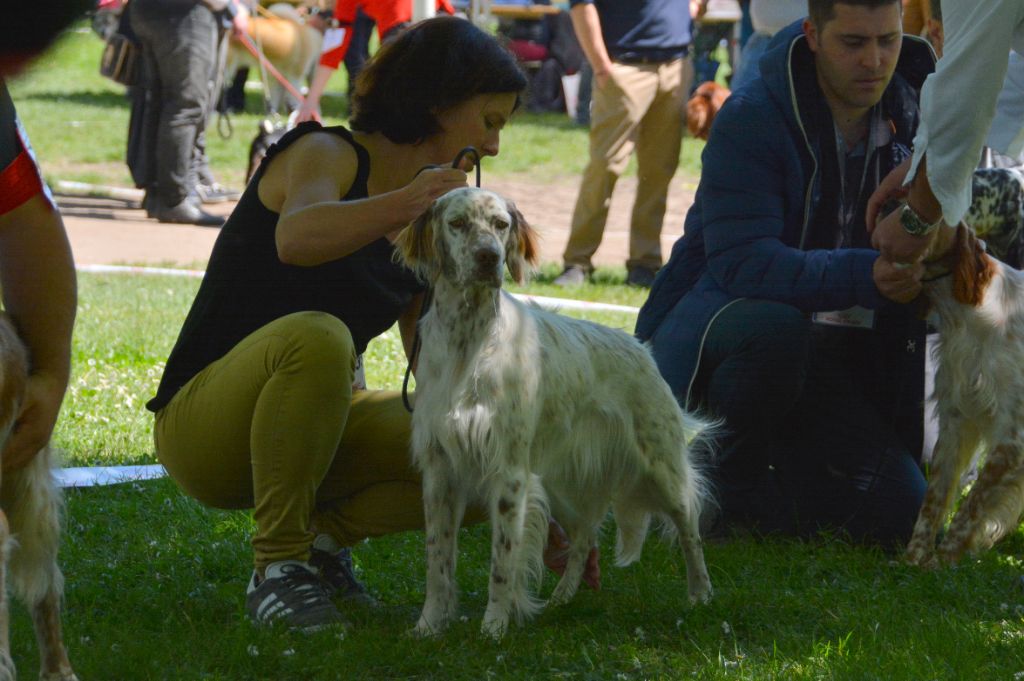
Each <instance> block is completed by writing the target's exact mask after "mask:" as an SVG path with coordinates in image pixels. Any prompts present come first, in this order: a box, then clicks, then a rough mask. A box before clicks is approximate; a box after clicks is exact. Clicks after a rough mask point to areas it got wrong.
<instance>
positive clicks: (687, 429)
mask: <svg viewBox="0 0 1024 681" xmlns="http://www.w3.org/2000/svg"><path fill="white" fill-rule="evenodd" d="M680 417H681V421H680V425H681V433H666V434H667V441H666V442H664V446H666V447H670V448H672V449H673V451H677V452H678V455H677V458H676V460H674V461H673V462H672V464H670V465H667V466H664V467H662V468H661V469H660V472H655V473H654V474H653V475H652V476H651V477H650V479H649V482H650V483H651V484H653V488H650V487H643V486H641V487H638V488H637V489H636V490H634V495H633V497H632V498H626V499H622V500H618V501H616V503H615V505H614V509H615V522H616V525H617V526H618V537H617V542H616V547H615V548H616V551H615V564H616V566H619V567H623V566H626V565H630V564H631V563H634V562H636V561H637V560H639V559H640V554H641V551H642V549H643V546H644V541H645V539H646V538H647V530H648V527H649V525H650V520H651V517H652V511H653V516H654V517H656V518H657V520H658V524H659V530H660V534H661V538H662V540H663V541H665V542H668V543H670V544H674V543H676V542H678V541H679V533H680V527H679V519H682V518H685V519H688V520H689V522H687V526H688V527H690V526H691V525H690V522H696V521H697V520H701V519H704V518H710V517H712V516H714V513H713V509H712V506H713V505H714V503H715V502H714V494H713V491H712V488H711V482H710V480H709V479H708V477H707V475H706V474H705V473H704V471H705V470H707V469H708V467H709V466H710V464H711V463H712V461H711V460H712V457H713V453H714V446H713V442H714V439H715V437H716V434H717V433H718V432H719V427H720V426H719V424H718V423H715V422H712V421H708V420H706V419H704V418H702V417H701V416H699V415H697V414H693V413H691V412H688V411H685V410H680ZM666 471H668V473H667V474H666ZM655 500H656V501H655Z"/></svg>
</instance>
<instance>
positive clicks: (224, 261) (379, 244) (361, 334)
mask: <svg viewBox="0 0 1024 681" xmlns="http://www.w3.org/2000/svg"><path fill="white" fill-rule="evenodd" d="M317 130H322V131H324V132H330V133H333V134H335V135H338V136H339V137H342V138H343V139H345V140H346V141H347V142H348V143H349V144H351V145H352V146H353V148H355V150H356V154H357V157H358V163H359V165H358V170H357V172H356V179H355V181H354V182H353V183H352V187H351V188H350V189H349V191H348V193H346V194H345V195H344V196H343V197H341V200H342V201H347V200H355V199H361V198H366V196H367V188H366V181H367V177H368V176H369V173H370V159H369V155H368V153H367V151H366V149H365V148H364V147H362V146H361V145H360V144H359V143H357V142H356V141H355V140H354V139H353V138H352V134H351V133H350V132H349V131H348V130H346V129H345V128H343V127H340V126H338V127H330V128H323V127H321V126H320V124H319V123H303V124H300V125H299V126H298V127H296V128H295V129H294V130H291V131H289V132H288V133H287V134H285V135H284V137H282V138H281V139H280V141H278V142H277V144H275V145H273V146H272V147H270V149H269V150H268V151H267V157H266V158H265V159H264V160H263V163H262V164H261V165H260V167H259V169H258V170H257V171H256V173H255V174H254V175H253V178H252V180H251V181H250V182H249V185H248V187H247V188H246V190H245V193H244V194H243V195H242V198H241V199H240V200H239V202H238V205H237V206H236V207H235V210H234V212H233V213H232V214H231V217H230V218H228V221H227V222H226V223H225V225H224V227H223V228H221V233H220V236H218V237H217V241H216V243H215V244H214V246H213V252H212V253H211V254H210V263H209V266H208V267H207V270H206V276H205V277H204V278H203V282H202V285H201V286H200V287H199V293H198V294H197V295H196V299H195V301H193V303H192V309H191V310H189V313H188V317H186V319H185V323H184V325H183V326H182V329H181V333H180V334H179V335H178V341H177V343H175V345H174V349H173V350H171V354H170V357H169V358H168V359H167V366H166V368H165V369H164V374H163V378H162V379H161V381H160V387H159V388H158V390H157V394H156V397H154V398H153V399H152V400H150V401H149V402H148V403H147V404H146V408H147V409H149V410H150V411H153V412H156V411H159V410H160V409H162V408H163V407H164V406H165V405H166V404H167V403H168V402H169V401H170V400H171V398H172V397H174V395H175V394H176V393H177V392H178V390H180V389H181V387H182V386H183V385H185V384H186V383H187V382H188V381H189V380H191V379H192V377H193V376H195V375H196V374H198V373H199V372H200V371H202V370H203V369H204V368H205V367H206V366H208V365H209V364H210V363H211V362H214V361H216V360H217V359H219V358H221V357H223V356H224V355H225V354H227V352H228V351H229V350H230V349H231V348H233V347H234V346H235V345H236V344H237V343H238V342H239V341H241V340H242V339H243V338H245V337H246V336H248V335H249V334H250V333H252V332H253V331H255V330H257V329H259V328H260V327H262V326H264V325H266V324H268V323H269V322H271V321H273V320H275V319H278V318H280V317H283V316H285V315H287V314H291V313H293V312H302V311H307V310H315V311H320V312H326V313H328V314H331V315H334V316H335V317H337V318H338V319H340V320H341V321H342V322H344V323H345V325H346V326H347V327H348V329H349V331H350V332H351V334H352V338H353V340H354V341H355V346H356V352H358V353H362V352H363V351H364V350H365V349H366V345H367V343H369V341H370V339H371V338H374V337H375V336H378V335H380V334H381V333H383V332H384V331H386V330H387V329H388V328H390V327H391V325H392V324H394V323H395V321H396V320H397V319H398V316H399V315H400V314H401V313H402V312H403V311H404V310H405V309H406V308H407V307H408V306H409V303H410V301H411V300H412V298H413V296H415V295H416V294H417V293H420V292H422V291H423V290H424V286H423V284H422V283H421V282H419V281H418V280H417V279H416V276H415V275H414V274H413V273H412V272H411V271H410V270H408V269H406V268H405V267H403V266H402V265H399V264H397V263H395V262H394V260H393V258H392V255H393V253H394V248H393V246H392V244H391V243H390V242H389V241H388V240H387V239H385V238H380V239H378V240H377V241H374V242H373V243H371V244H368V245H366V246H364V247H363V248H361V249H359V250H358V251H356V252H355V253H352V254H351V255H348V256H345V257H344V258H340V259H338V260H334V261H332V262H328V263H324V264H322V265H317V266H315V267H300V266H296V265H286V264H285V263H283V262H281V260H280V259H279V258H278V255H277V246H276V243H275V239H274V230H275V228H276V226H277V220H278V218H279V217H280V215H279V214H278V213H274V212H272V211H270V210H269V209H268V208H267V207H266V206H264V205H263V203H262V202H261V201H260V200H259V196H258V192H257V186H258V185H259V181H260V178H262V177H263V173H264V172H265V170H266V168H267V165H268V164H269V162H270V161H271V159H273V158H274V156H276V155H277V154H278V153H280V152H281V151H282V150H283V149H285V148H286V147H288V145H290V144H291V143H292V142H294V141H295V140H296V139H298V138H299V137H301V136H303V135H305V134H308V133H310V132H314V131H317ZM338 229H345V225H338Z"/></svg>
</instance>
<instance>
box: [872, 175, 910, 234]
mask: <svg viewBox="0 0 1024 681" xmlns="http://www.w3.org/2000/svg"><path fill="white" fill-rule="evenodd" d="M910 161H911V159H909V158H908V159H907V160H905V161H904V162H903V163H901V164H899V165H898V166H896V167H895V168H893V169H892V171H891V172H890V173H889V174H888V175H886V176H885V178H884V179H883V180H882V181H881V182H880V183H879V184H878V188H877V189H876V190H875V191H874V192H873V193H872V194H871V197H870V198H869V199H868V205H867V209H866V210H865V213H864V221H865V222H866V223H867V228H868V234H871V233H872V232H874V231H875V225H876V224H877V223H878V214H879V213H880V212H882V207H883V206H885V204H886V203H888V202H890V201H901V200H903V199H904V198H906V196H907V192H909V191H910V188H909V187H904V186H903V183H904V181H906V179H907V173H908V172H910Z"/></svg>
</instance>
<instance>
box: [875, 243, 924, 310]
mask: <svg viewBox="0 0 1024 681" xmlns="http://www.w3.org/2000/svg"><path fill="white" fill-rule="evenodd" d="M923 274H924V265H922V264H921V263H920V262H914V263H912V264H905V263H896V262H893V261H891V260H888V259H886V257H885V256H882V255H880V256H878V258H877V259H876V260H875V264H874V266H873V267H872V268H871V276H872V278H873V279H874V281H875V286H876V287H877V288H878V292H879V293H881V294H882V295H883V296H885V297H886V298H888V299H889V300H891V301H893V302H896V303H909V302H910V301H912V300H914V298H917V296H918V294H920V293H921V276H922V275H923Z"/></svg>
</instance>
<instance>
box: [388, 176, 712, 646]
mask: <svg viewBox="0 0 1024 681" xmlns="http://www.w3.org/2000/svg"><path fill="white" fill-rule="evenodd" d="M534 239H535V237H534V234H533V231H532V230H531V228H530V227H529V225H527V224H526V221H525V220H523V217H522V215H521V214H520V213H519V211H518V210H516V208H515V206H513V205H512V204H511V203H510V202H507V201H505V200H504V199H502V198H501V197H500V196H498V195H496V194H493V193H491V192H488V191H484V190H480V189H474V188H463V189H458V190H455V191H452V192H450V193H448V194H446V195H445V196H443V197H441V198H440V199H438V200H437V201H436V202H435V203H434V205H433V206H432V207H431V209H430V210H429V211H427V213H425V214H424V215H423V216H422V217H420V218H419V219H418V220H417V221H416V222H415V223H413V224H412V225H410V226H409V227H407V228H406V229H405V230H404V231H403V232H402V233H401V235H400V236H399V238H398V241H397V247H398V251H399V254H400V256H401V258H402V259H403V260H404V261H405V263H406V264H407V265H408V266H409V267H411V268H412V269H414V270H415V271H416V272H417V273H419V274H420V276H421V277H422V278H423V279H424V280H425V281H427V282H428V283H429V284H430V285H431V287H432V290H433V304H432V306H431V307H430V309H429V312H428V313H427V314H426V315H425V316H424V317H423V319H422V320H421V322H420V326H419V333H420V337H421V339H422V350H421V351H420V353H419V360H418V370H417V372H416V377H417V386H418V387H417V391H416V403H415V412H414V414H413V436H412V452H413V458H414V459H415V461H416V463H417V465H418V466H419V468H420V469H421V471H422V473H423V485H424V490H423V495H424V506H425V509H424V510H425V514H426V543H427V584H426V602H425V604H424V606H423V612H422V615H421V616H420V619H419V622H418V623H417V625H416V629H415V631H416V633H417V634H420V635H429V634H434V633H437V632H440V631H441V630H443V629H444V627H445V626H446V624H447V623H448V622H449V621H450V620H451V618H452V617H453V616H454V613H455V608H456V600H457V599H456V589H455V582H454V575H455V562H456V561H455V558H456V533H457V531H458V529H459V525H460V523H461V520H462V514H463V510H464V509H465V507H466V504H467V503H472V502H478V503H481V504H482V505H483V506H484V507H486V508H487V510H488V512H489V514H490V518H491V532H492V534H491V543H492V548H491V575H490V586H489V600H488V604H487V610H486V612H485V614H484V618H483V626H482V630H483V631H484V633H485V634H488V635H491V636H494V637H496V638H497V637H500V636H502V634H503V633H504V632H505V631H506V629H507V627H508V623H509V619H510V617H512V616H514V617H515V618H516V619H517V621H522V620H523V619H524V618H525V617H528V616H532V615H533V614H535V613H536V612H537V611H538V610H539V609H540V607H541V605H542V604H541V603H540V602H539V601H538V600H536V599H535V597H533V596H531V595H530V593H529V590H528V586H527V582H528V581H529V580H530V579H531V578H532V579H534V580H538V581H539V577H540V573H541V572H542V567H541V556H542V552H543V548H544V543H545V539H546V537H547V528H548V515H549V511H550V514H551V516H553V517H555V518H557V519H558V520H559V521H560V522H561V523H562V524H563V525H564V527H565V530H566V532H567V534H568V536H569V541H570V549H569V558H568V564H567V566H566V569H565V572H564V574H563V576H562V578H561V581H559V583H558V585H557V586H556V587H555V589H554V592H553V593H552V595H551V602H552V603H565V602H568V601H569V600H570V599H571V598H572V596H573V595H574V594H575V593H576V589H577V588H578V586H579V583H580V579H581V576H582V574H583V572H584V567H585V562H586V559H587V555H588V553H589V552H590V550H591V548H592V547H594V546H596V544H597V539H598V529H599V527H600V525H601V523H602V521H603V520H604V518H605V516H606V515H607V512H608V508H609V506H611V507H612V508H613V509H614V513H615V518H616V521H617V524H618V545H617V550H616V554H617V556H616V557H617V560H616V562H617V564H618V565H627V564H629V563H631V562H633V561H635V560H637V559H638V558H639V557H640V553H641V549H642V548H643V544H644V540H645V537H646V534H647V529H648V523H649V520H650V518H651V516H652V514H654V515H657V516H660V517H662V518H664V519H665V520H667V522H666V529H667V530H668V531H669V532H671V533H673V534H676V535H677V537H678V539H679V540H680V542H681V544H682V551H683V555H684V556H685V560H686V573H687V584H688V589H689V598H690V601H691V602H698V601H701V602H705V601H708V600H709V599H710V598H711V581H710V579H709V577H708V573H707V568H706V566H705V564H704V554H703V550H702V548H701V543H700V537H699V536H698V516H699V514H700V509H701V504H702V503H703V501H704V499H705V496H706V495H705V487H704V479H703V477H702V476H701V474H700V473H699V472H698V470H697V469H696V468H695V467H694V465H693V463H692V462H691V458H690V457H691V448H692V447H693V445H694V443H695V440H696V439H697V438H698V437H699V436H700V435H701V433H702V431H704V429H705V427H706V424H705V423H704V422H702V421H701V420H699V419H698V418H696V417H694V416H692V415H690V414H687V413H684V412H683V411H682V410H681V409H680V408H679V406H678V404H677V403H676V400H675V399H674V398H673V396H672V393H671V390H670V389H669V387H668V385H667V384H666V383H665V382H664V380H663V379H662V378H661V376H660V374H659V373H658V370H657V368H656V367H655V365H654V362H653V360H652V359H651V356H650V354H649V353H648V351H647V350H646V349H645V348H644V347H643V346H641V345H640V343H639V342H638V341H636V340H635V339H634V338H632V337H631V336H629V335H628V334H626V333H624V332H622V331H617V330H613V329H609V328H607V327H604V326H600V325H598V324H592V323H589V322H584V321H579V320H574V319H569V318H567V317H563V316H561V315H558V314H554V313H552V312H547V311H544V310H542V309H540V308H538V307H535V306H530V305H525V304H523V303H521V302H519V301H517V300H516V299H515V298H513V297H512V296H510V295H508V294H507V293H505V292H503V291H502V290H501V283H502V274H503V271H504V266H505V265H506V264H507V265H508V268H509V271H510V272H511V274H512V276H513V278H515V279H516V280H517V281H520V282H521V281H522V280H523V277H524V271H525V270H526V268H527V267H528V265H531V264H533V261H534V259H535V246H534Z"/></svg>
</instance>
